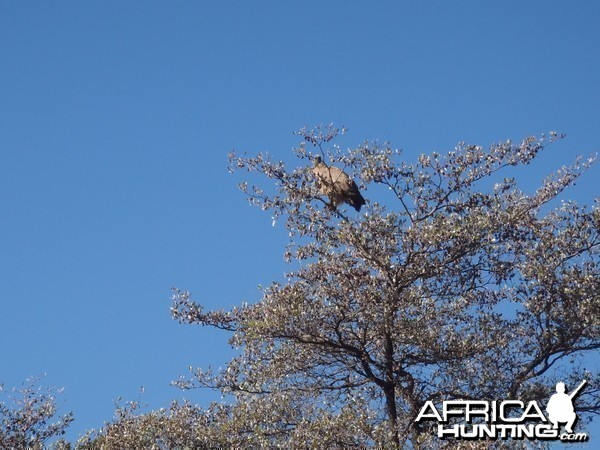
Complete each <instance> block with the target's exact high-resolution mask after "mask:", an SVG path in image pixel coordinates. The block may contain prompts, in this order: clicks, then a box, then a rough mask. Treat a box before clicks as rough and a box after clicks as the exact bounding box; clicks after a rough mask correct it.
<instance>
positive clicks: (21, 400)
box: [0, 378, 73, 450]
mask: <svg viewBox="0 0 600 450" xmlns="http://www.w3.org/2000/svg"><path fill="white" fill-rule="evenodd" d="M38 381H39V378H30V379H28V380H27V381H26V383H25V384H24V385H23V387H22V388H21V389H20V390H15V389H13V391H12V392H13V394H14V395H15V396H14V397H12V396H11V400H12V401H11V402H10V403H9V404H8V405H7V404H5V403H4V402H2V403H0V448H2V449H15V450H17V449H31V450H36V449H42V448H45V445H46V444H47V443H48V441H49V440H51V439H52V438H55V437H57V436H61V435H63V434H64V433H65V429H66V428H67V427H68V426H69V424H70V423H71V422H72V421H73V414H72V413H67V414H65V415H63V416H61V417H56V414H57V409H58V406H57V404H56V398H55V397H54V395H53V394H52V390H51V389H46V388H42V387H38V386H37V384H38ZM0 391H1V392H4V390H3V388H2V385H0ZM11 404H12V405H11ZM61 445H63V447H61ZM56 448H65V447H64V444H62V443H57V444H56Z"/></svg>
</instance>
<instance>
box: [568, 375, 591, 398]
mask: <svg viewBox="0 0 600 450" xmlns="http://www.w3.org/2000/svg"><path fill="white" fill-rule="evenodd" d="M586 383H587V381H586V380H583V381H582V382H581V384H580V385H579V386H577V389H575V390H574V391H573V392H571V393H570V394H569V398H570V399H573V397H575V396H576V395H577V394H578V393H579V391H580V390H581V389H582V388H583V387H584V386H585V384H586Z"/></svg>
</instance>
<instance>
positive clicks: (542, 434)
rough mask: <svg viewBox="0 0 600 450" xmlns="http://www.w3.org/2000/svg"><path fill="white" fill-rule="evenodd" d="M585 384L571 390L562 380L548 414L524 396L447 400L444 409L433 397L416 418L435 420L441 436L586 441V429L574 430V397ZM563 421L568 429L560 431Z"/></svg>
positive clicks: (575, 415) (549, 404)
mask: <svg viewBox="0 0 600 450" xmlns="http://www.w3.org/2000/svg"><path fill="white" fill-rule="evenodd" d="M585 384H586V380H583V382H581V384H580V385H579V386H577V388H576V389H574V390H573V392H571V393H570V394H567V393H566V387H565V384H564V383H563V382H560V383H557V384H556V393H555V394H553V395H552V396H551V397H550V399H549V400H548V404H547V405H546V408H545V410H546V412H547V415H546V414H544V412H543V409H542V408H541V407H540V405H539V404H538V402H537V401H535V400H531V401H529V402H526V403H525V402H523V401H521V400H501V401H488V400H445V401H443V402H442V404H441V409H440V410H438V407H436V405H435V404H434V403H433V401H432V400H429V401H427V402H425V405H423V407H422V408H421V410H420V411H419V414H418V415H417V418H416V419H415V422H417V423H419V422H421V421H428V420H435V421H436V422H437V436H438V437H439V438H441V439H446V438H455V439H519V440H523V439H529V440H535V439H543V440H555V439H560V440H561V441H565V442H577V441H587V440H588V435H587V433H574V432H573V426H574V425H575V422H576V421H577V414H576V413H575V408H574V406H573V399H574V398H575V397H576V396H577V395H578V394H579V393H580V392H581V390H582V389H583V387H584V386H585ZM560 424H565V427H564V429H565V432H563V433H560Z"/></svg>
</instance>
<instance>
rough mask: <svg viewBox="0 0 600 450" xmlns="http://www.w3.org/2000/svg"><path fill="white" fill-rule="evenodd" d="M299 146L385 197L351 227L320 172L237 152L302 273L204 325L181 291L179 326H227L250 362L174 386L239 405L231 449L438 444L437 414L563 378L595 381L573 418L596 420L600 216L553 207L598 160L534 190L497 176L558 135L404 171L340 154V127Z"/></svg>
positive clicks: (373, 147)
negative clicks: (325, 190) (217, 394)
mask: <svg viewBox="0 0 600 450" xmlns="http://www.w3.org/2000/svg"><path fill="white" fill-rule="evenodd" d="M342 131H343V130H342ZM298 134H299V135H300V136H301V137H302V139H303V142H302V144H300V145H299V146H298V147H297V148H296V149H295V154H296V156H297V157H298V158H300V159H301V160H302V159H310V157H311V152H314V153H318V154H320V155H321V156H322V157H323V159H324V160H325V161H328V162H329V163H331V164H336V165H337V166H339V167H342V168H343V170H345V171H346V172H348V173H349V174H350V173H352V175H353V176H354V178H355V180H356V181H357V183H358V184H359V186H360V188H361V189H362V190H363V191H364V190H366V189H367V188H368V189H369V191H371V192H373V196H372V197H373V198H372V199H371V200H370V201H369V200H367V207H366V209H365V211H364V213H363V214H360V215H352V214H350V213H347V212H346V211H345V210H342V209H340V210H336V209H335V208H333V207H332V205H330V204H329V203H328V201H327V199H326V198H321V197H320V196H319V193H318V191H317V189H316V187H315V182H314V181H315V180H314V178H313V177H312V176H311V173H310V167H309V166H310V164H300V165H299V167H296V168H295V169H293V170H288V169H287V167H286V165H285V163H284V162H282V161H274V160H272V159H271V158H270V156H269V155H268V154H259V155H257V156H255V157H246V156H238V155H235V154H231V155H230V162H231V168H232V170H246V171H249V172H257V173H259V174H262V175H264V176H266V177H267V178H268V179H270V180H271V181H272V183H271V184H270V185H268V186H267V187H263V188H259V187H256V186H249V185H248V184H247V183H242V184H241V188H242V190H243V191H244V192H246V194H247V195H248V198H249V200H250V202H251V203H252V204H254V205H256V206H258V207H260V208H262V209H263V210H268V211H270V212H271V214H272V217H273V221H274V222H276V221H280V220H284V221H285V226H286V228H287V229H288V231H289V235H290V243H289V246H288V247H287V249H286V252H285V257H286V259H287V260H288V261H290V262H294V263H295V266H294V267H296V266H297V267H298V268H297V270H293V271H292V272H290V273H289V274H288V275H287V280H286V282H285V283H278V282H274V283H273V284H272V285H271V286H269V287H267V288H265V289H264V292H263V297H262V299H261V300H260V301H258V302H256V303H255V304H251V305H241V306H240V307H236V308H233V309H232V310H219V311H209V312H207V311H205V310H204V309H203V307H202V306H201V305H199V304H198V303H196V302H194V301H193V299H192V298H191V295H190V293H189V292H187V291H179V290H177V291H175V295H174V305H173V308H172V313H173V316H174V318H175V319H177V320H179V321H180V322H184V323H190V324H200V325H207V326H211V327H216V328H219V329H224V330H228V331H230V332H231V333H232V337H231V344H232V345H233V346H234V347H236V348H238V349H240V355H239V356H237V357H235V358H234V359H233V360H232V361H231V362H230V363H229V364H228V365H227V367H226V368H225V369H224V370H222V371H218V372H213V371H211V370H205V369H201V368H199V369H194V370H193V376H192V378H191V379H181V380H180V381H179V384H180V385H181V386H182V387H184V388H191V387H197V386H200V387H208V388H214V389H218V390H220V391H221V392H222V393H223V394H226V395H231V396H232V398H233V399H234V401H233V402H232V404H231V406H230V408H229V409H228V410H227V412H228V414H227V420H226V421H225V422H220V423H219V427H221V428H222V430H223V433H224V434H223V435H222V436H223V437H224V438H226V437H227V436H236V439H238V440H239V439H242V437H243V439H245V440H246V441H244V443H245V444H247V445H252V444H262V445H267V444H268V445H269V446H280V447H289V446H290V445H291V446H294V445H299V446H302V447H308V448H318V447H322V445H323V444H324V443H326V444H327V446H328V447H331V448H349V447H364V446H367V447H376V446H383V447H385V448H391V447H393V446H397V447H402V446H404V447H406V446H412V447H423V448H430V447H432V446H433V445H434V444H435V445H440V444H439V442H436V441H431V436H432V432H431V430H429V429H427V428H426V427H423V426H418V425H417V424H415V422H414V419H415V417H416V415H417V413H418V411H419V409H420V408H421V406H422V405H423V404H424V403H425V401H427V400H433V401H435V402H441V401H442V400H444V399H454V398H467V399H469V398H476V399H489V400H497V399H512V398H520V399H538V400H540V401H542V402H545V401H546V400H547V398H548V397H549V395H550V393H551V389H552V387H553V385H554V384H555V382H556V380H557V379H562V380H564V381H565V382H566V383H567V385H572V386H574V385H575V380H578V381H579V380H581V379H582V378H585V379H587V380H588V381H589V382H590V387H589V388H587V389H586V391H585V392H584V394H582V395H581V396H580V397H579V398H578V400H577V410H578V412H579V413H580V416H585V417H588V418H589V417H590V416H591V414H597V413H598V412H599V410H600V409H599V395H598V392H599V391H598V379H597V375H595V374H592V373H590V372H589V371H587V370H586V369H585V368H584V367H583V366H582V362H583V361H585V359H584V357H585V355H586V353H588V352H591V351H594V350H596V349H598V347H599V346H600V341H599V339H598V338H599V329H600V328H599V326H600V305H599V302H598V285H599V276H598V275H599V271H598V263H599V261H598V248H599V244H600V237H599V231H598V230H599V229H600V211H599V210H598V208H597V203H596V205H595V206H594V207H592V208H589V207H585V206H578V205H577V204H576V203H574V202H570V201H565V202H562V203H561V204H559V205H555V204H554V203H555V202H552V201H553V200H554V199H555V198H556V197H557V196H558V195H559V194H561V193H562V192H563V190H564V189H565V188H567V187H568V186H569V185H571V184H573V183H574V182H575V180H576V179H577V178H578V177H579V176H580V175H581V174H582V173H583V172H584V171H585V169H586V168H587V167H588V165H589V164H590V163H591V162H592V158H590V159H589V160H586V161H584V160H582V159H581V158H579V159H577V160H576V161H575V162H574V164H573V165H572V166H570V167H563V168H561V169H560V170H558V171H557V172H556V173H554V174H552V175H551V176H549V177H548V178H547V179H546V180H545V181H544V182H543V184H542V185H541V186H540V187H539V188H538V189H537V190H536V191H535V192H534V193H533V194H530V195H528V194H526V193H525V192H523V191H522V190H521V189H519V187H518V186H517V183H516V181H515V180H514V179H513V178H510V177H502V176H501V174H502V172H509V173H510V172H511V168H512V167H514V166H524V165H527V164H529V163H530V162H531V161H532V160H533V159H534V158H536V157H537V156H538V154H539V153H540V152H541V151H542V150H543V149H544V148H545V147H546V146H547V145H548V144H549V143H551V142H553V141H555V140H558V139H560V138H562V136H561V135H558V134H556V133H551V134H550V135H549V136H542V137H541V138H539V139H535V138H527V139H525V140H523V141H522V142H521V143H519V144H516V145H515V144H512V143H511V142H510V141H508V142H504V143H499V144H495V145H492V146H491V147H489V148H488V149H484V148H482V147H479V146H474V145H466V144H460V145H459V146H458V147H457V148H456V149H454V150H453V151H451V152H449V153H447V154H445V155H442V154H438V153H433V154H431V155H422V156H421V157H420V158H419V159H418V161H417V162H415V163H413V164H409V163H407V162H404V161H402V160H401V159H400V152H399V151H397V150H395V149H393V148H391V147H390V146H389V145H379V144H377V143H369V142H365V143H364V144H363V145H360V146H359V147H357V148H355V149H349V150H347V151H343V150H342V149H341V148H339V147H337V146H331V145H332V144H331V143H330V142H331V141H332V140H333V139H334V138H336V137H337V135H338V134H339V130H337V129H335V128H333V127H323V128H319V129H316V130H306V129H303V130H301V131H300V132H299V133H298ZM490 180H492V182H490ZM379 187H385V188H386V190H387V191H388V193H385V192H383V190H382V189H378V188H379ZM390 194H391V195H390ZM386 195H387V197H388V198H389V200H386V201H385V203H383V202H382V203H379V202H376V201H375V199H376V198H377V197H381V198H384V197H385V196H386ZM366 197H369V196H368V195H366ZM551 203H552V204H551Z"/></svg>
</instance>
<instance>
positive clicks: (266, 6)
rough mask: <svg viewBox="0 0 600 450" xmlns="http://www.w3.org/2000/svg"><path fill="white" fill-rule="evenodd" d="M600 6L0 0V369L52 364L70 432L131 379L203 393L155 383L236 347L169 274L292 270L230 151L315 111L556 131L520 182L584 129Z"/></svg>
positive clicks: (132, 394)
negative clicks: (244, 190)
mask: <svg viewBox="0 0 600 450" xmlns="http://www.w3.org/2000/svg"><path fill="white" fill-rule="evenodd" d="M599 20H600V3H598V2H591V1H590V2H557V1H543V2H542V1H530V2H523V1H504V2H478V1H460V2H441V1H439V2H433V1H431V2H429V1H428V2H400V1H398V2H377V3H376V4H375V3H373V4H368V3H367V2H341V1H339V2H309V1H303V2H275V1H270V2H266V1H255V2H242V1H239V2H230V1H223V2H216V1H215V2H200V1H177V2H164V1H144V2H142V1H130V2H122V1H118V2H117V1H106V0H105V1H89V2H76V1H63V2H28V1H20V2H8V1H5V2H1V3H0V156H1V159H0V196H1V202H0V230H1V233H0V249H1V251H0V279H1V283H0V302H1V306H2V309H1V311H0V342H1V344H0V345H1V351H0V380H1V381H3V382H4V383H5V384H6V385H7V386H14V385H18V384H19V383H20V382H21V381H22V380H24V379H25V378H27V377H28V376H31V375H37V374H41V373H47V376H46V378H45V379H44V384H51V385H56V386H64V387H65V391H64V394H63V396H62V398H63V400H64V401H65V408H66V409H68V410H73V411H74V412H75V415H76V422H75V423H74V424H73V425H72V426H71V428H70V431H69V437H71V438H74V437H76V436H77V435H78V434H79V433H81V432H83V431H84V430H85V429H89V428H91V427H99V426H101V425H102V422H103V421H104V420H108V419H109V418H110V417H111V416H112V412H113V400H115V399H116V398H117V397H119V396H122V397H123V398H125V399H132V400H136V399H140V394H139V393H138V391H139V388H140V386H144V388H145V393H144V394H143V395H142V396H141V400H142V401H145V402H147V403H148V405H149V407H150V408H158V407H161V406H166V405H167V404H168V401H169V400H170V399H172V398H182V397H187V398H192V399H193V400H194V401H197V402H200V403H202V402H206V401H208V400H210V399H213V398H215V397H214V395H211V394H209V393H207V392H192V393H189V392H188V393H182V392H180V391H178V390H176V389H175V388H173V387H170V386H169V382H170V381H171V380H173V379H175V378H177V376H178V375H179V374H185V373H186V370H187V367H188V366H189V365H194V366H207V365H209V364H210V365H213V366H219V365H221V364H223V363H225V361H227V359H228V357H229V356H230V355H231V352H230V350H229V347H228V345H227V338H228V336H227V335H226V334H224V333H218V332H212V331H211V330H208V329H201V328H197V327H190V326H183V325H178V324H176V323H175V322H173V321H172V320H171V319H170V316H169V306H170V295H171V293H170V288H171V287H172V286H177V287H181V288H184V289H189V290H191V291H192V292H193V293H194V297H195V298H196V299H198V300H199V301H201V302H203V303H204V304H206V305H207V306H208V307H211V308H217V307H229V306H232V305H236V304H239V303H240V302H241V301H244V300H246V301H254V300H256V299H257V298H258V297H259V291H258V289H257V286H258V284H263V285H265V284H268V283H269V282H270V281H271V280H275V279H280V278H281V277H282V275H283V273H284V272H285V271H286V270H287V267H286V265H285V264H284V262H283V259H282V253H283V245H284V243H285V239H286V238H285V231H284V230H283V229H282V227H275V228H273V227H271V220H270V217H269V215H268V214H264V213H261V212H260V211H259V210H257V209H252V208H250V207H248V205H247V203H246V200H245V198H244V197H243V195H242V194H241V193H240V192H239V191H238V190H237V187H236V185H237V183H238V182H239V181H240V179H239V177H237V176H231V175H230V174H228V172H227V170H226V166H227V161H226V154H227V153H228V152H229V151H231V150H234V149H236V150H238V151H248V152H250V153H256V152H258V151H269V152H271V153H273V154H275V155H276V156H277V157H280V158H285V159H288V158H290V156H291V148H292V147H293V146H294V145H295V144H296V143H297V138H296V137H295V136H293V135H292V133H291V132H292V131H295V130H297V129H299V128H301V127H302V126H304V125H307V126H312V125H315V124H319V123H328V122H334V123H336V124H339V125H345V126H347V127H348V128H349V129H350V132H349V134H348V135H347V136H345V137H344V139H343V142H341V143H342V144H344V145H346V146H353V145H357V144H358V143H360V142H361V141H363V140H364V139H380V140H389V141H391V142H392V143H393V144H394V145H395V146H397V147H400V148H403V149H404V151H405V153H404V154H405V157H406V159H407V160H414V159H415V158H416V156H417V155H418V154H419V153H423V152H431V151H445V150H450V149H451V148H453V147H454V145H455V144H456V143H457V142H459V141H463V140H464V141H467V142H469V143H475V144H481V145H487V144H490V143H492V142H496V141H500V140H502V141H503V140H506V139H507V138H511V139H513V140H519V139H521V138H523V137H525V136H527V135H531V134H540V133H543V132H547V131H550V130H558V131H562V132H565V133H567V135H568V137H567V139H566V140H565V141H563V142H561V143H559V144H556V145H554V146H553V147H551V149H549V150H548V152H547V153H545V154H544V155H543V156H541V157H540V159H539V161H536V162H535V164H533V165H532V166H531V169H530V170H531V171H530V172H528V174H527V180H526V181H527V183H530V186H531V187H533V186H534V185H535V183H536V182H538V181H539V180H541V179H542V178H543V177H544V176H545V175H546V174H547V173H549V172H550V171H551V170H553V169H555V168H558V167H559V166H560V165H562V164H565V163H568V162H570V161H572V160H573V159H574V156H575V155H576V154H590V153H594V152H598V151H599V147H600V145H599V144H598V135H597V132H598V129H599V125H600V123H599V122H600V120H599V118H600V87H599V80H600V58H598V54H600V52H599V50H600V48H599V47H600V28H599V27H598V25H597V24H598V22H599ZM599 177H600V165H599V164H596V166H594V167H593V168H592V169H591V170H590V171H589V172H588V174H587V175H586V177H585V178H584V179H583V180H582V181H581V182H580V183H579V184H578V185H577V186H576V187H575V188H573V189H572V190H571V191H570V194H569V196H570V197H571V198H575V199H577V200H579V201H580V202H582V203H591V201H592V198H593V196H594V195H597V194H598V184H597V180H598V178H599ZM595 429H596V430H598V431H597V434H599V435H600V428H598V427H596V428H595Z"/></svg>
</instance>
